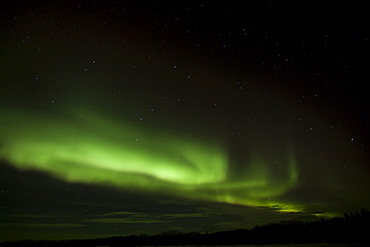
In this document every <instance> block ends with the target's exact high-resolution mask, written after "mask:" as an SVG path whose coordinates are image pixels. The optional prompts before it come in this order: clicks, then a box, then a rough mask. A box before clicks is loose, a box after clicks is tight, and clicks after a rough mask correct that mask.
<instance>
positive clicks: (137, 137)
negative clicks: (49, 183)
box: [0, 109, 298, 212]
mask: <svg viewBox="0 0 370 247" xmlns="http://www.w3.org/2000/svg"><path fill="white" fill-rule="evenodd" d="M1 112H2V114H1V116H0V121H1V129H0V137H1V143H0V158H1V159H4V160H7V161H8V162H9V163H10V164H12V165H14V166H16V167H17V168H19V169H26V170H32V169H34V170H40V171H44V172H47V173H49V174H51V175H53V176H55V177H57V178H59V179H63V180H65V181H69V182H84V183H97V184H107V185H110V186H114V187H117V188H123V189H132V188H133V189H141V190H146V191H156V192H161V193H168V194H173V195H177V196H183V197H186V198H192V199H202V200H210V201H219V202H225V203H232V204H240V205H249V206H268V207H274V205H279V210H280V211H282V212H284V211H293V212H294V211H297V210H298V207H296V206H294V205H287V204H284V203H283V202H280V201H279V200H277V199H276V198H277V197H278V196H279V195H282V194H284V193H285V192H286V191H287V190H289V189H290V188H293V187H294V186H295V185H296V183H297V179H298V172H297V168H296V164H295V159H294V155H293V153H291V152H287V153H286V156H287V157H288V159H287V162H286V163H287V164H285V165H284V173H285V175H284V176H283V177H279V176H275V174H272V173H270V172H269V171H270V170H271V167H270V166H271V164H269V163H268V162H267V161H265V160H264V159H263V158H261V157H259V156H258V155H256V154H255V155H251V158H250V161H249V162H248V164H244V165H245V167H247V169H245V170H243V171H241V173H242V174H241V175H242V176H240V177H238V178H237V179H236V178H233V177H232V176H231V175H230V172H229V170H230V167H231V166H232V164H229V160H230V159H229V155H228V152H227V151H225V150H227V148H226V147H225V146H224V145H223V143H222V141H221V140H217V138H213V139H209V140H203V139H204V138H203V139H202V138H199V137H196V136H191V135H184V134H183V133H168V132H166V130H163V129H162V130H161V129H156V128H154V127H152V126H148V125H144V124H143V125H142V126H140V127H138V126H137V125H135V124H133V123H132V121H131V122H130V121H127V120H126V121H114V120H112V119H110V118H107V117H103V116H102V115H98V114H96V113H94V114H93V113H87V114H86V112H88V111H83V112H85V114H84V115H81V114H77V113H76V112H77V111H76V110H74V111H66V112H65V114H63V117H61V116H59V115H58V116H56V115H53V114H50V113H49V114H41V113H38V112H33V113H32V114H31V113H25V112H22V111H16V112H14V111H13V112H10V111H8V110H6V109H3V110H2V111H1ZM35 116H37V117H35ZM288 151H289V150H288Z"/></svg>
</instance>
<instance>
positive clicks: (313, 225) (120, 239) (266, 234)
mask: <svg viewBox="0 0 370 247" xmlns="http://www.w3.org/2000/svg"><path fill="white" fill-rule="evenodd" d="M369 226H370V211H368V210H366V209H361V211H360V212H355V213H353V212H351V213H350V214H345V217H342V218H341V217H335V218H332V219H323V218H321V220H320V221H311V222H280V223H274V224H268V225H264V226H256V227H254V228H253V229H250V230H246V229H234V230H229V231H218V232H205V233H199V232H187V233H184V232H177V231H165V232H161V233H160V234H156V235H146V234H140V235H128V236H118V235H117V236H110V237H106V238H92V239H68V240H67V239H65V240H49V241H48V240H21V241H14V242H3V243H1V242H0V246H18V247H19V246H40V245H47V246H97V245H99V246H100V245H102V246H103V245H104V246H108V245H109V246H180V245H181V246H215V245H223V246H225V245H252V244H258V245H261V244H262V245H271V244H283V245H284V244H311V245H315V244H346V246H347V244H351V246H365V244H369V243H370V240H369V238H368V237H367V236H368V233H369V229H370V228H369Z"/></svg>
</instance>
